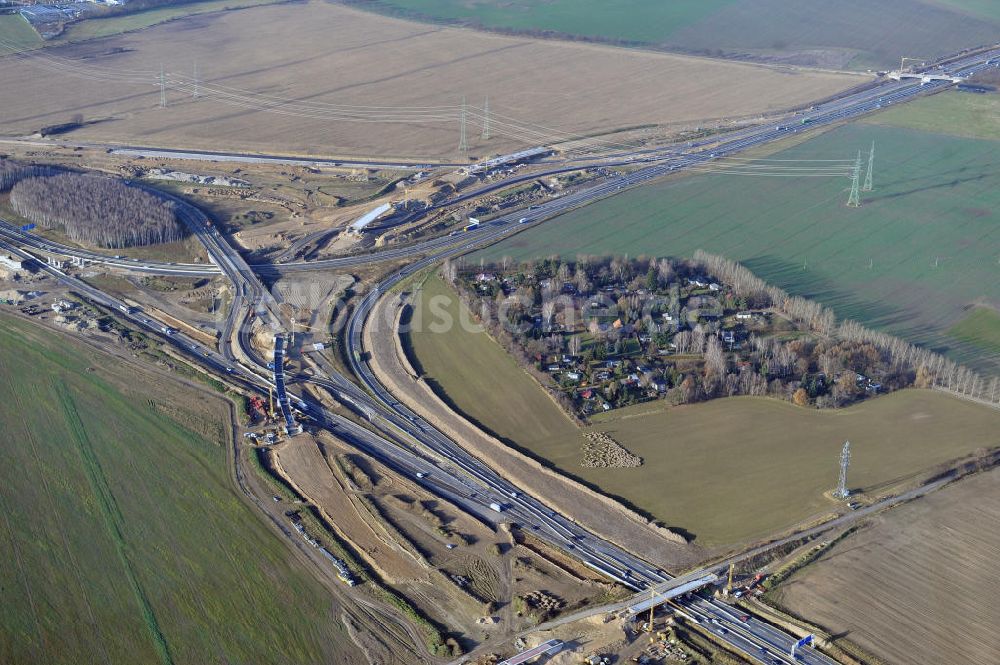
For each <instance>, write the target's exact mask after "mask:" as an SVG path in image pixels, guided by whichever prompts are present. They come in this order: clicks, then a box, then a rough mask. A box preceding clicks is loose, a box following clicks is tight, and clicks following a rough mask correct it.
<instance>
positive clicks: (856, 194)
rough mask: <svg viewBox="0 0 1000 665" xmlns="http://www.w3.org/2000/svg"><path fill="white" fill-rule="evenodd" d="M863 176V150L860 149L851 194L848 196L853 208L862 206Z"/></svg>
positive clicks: (848, 202) (852, 178) (848, 203)
mask: <svg viewBox="0 0 1000 665" xmlns="http://www.w3.org/2000/svg"><path fill="white" fill-rule="evenodd" d="M860 178H861V151H860V150H858V159H857V160H856V161H855V162H854V173H853V174H852V175H851V195H850V196H849V197H848V198H847V205H848V206H850V207H851V208H860V207H861V188H860V186H859V184H860V183H859V179H860Z"/></svg>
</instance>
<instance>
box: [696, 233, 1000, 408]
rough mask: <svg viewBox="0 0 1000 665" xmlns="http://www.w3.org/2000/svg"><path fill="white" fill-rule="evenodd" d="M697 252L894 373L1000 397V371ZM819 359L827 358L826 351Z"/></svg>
mask: <svg viewBox="0 0 1000 665" xmlns="http://www.w3.org/2000/svg"><path fill="white" fill-rule="evenodd" d="M694 258H695V260H696V261H698V262H700V263H701V264H703V265H704V266H705V269H706V270H707V271H709V272H711V273H712V274H714V275H715V276H716V277H718V278H719V279H722V280H724V281H725V282H726V283H727V284H730V285H732V286H733V288H734V289H735V290H736V292H737V293H738V294H739V295H741V296H742V297H745V298H747V299H748V300H750V301H753V302H755V304H756V305H757V306H762V307H766V306H769V305H770V306H773V307H775V308H776V309H778V310H779V311H782V312H784V313H785V314H786V315H788V316H789V317H790V318H792V319H795V320H798V321H800V322H802V323H804V324H806V325H808V326H809V327H810V328H811V329H812V330H814V331H816V332H818V333H821V334H823V335H826V336H829V337H832V338H834V339H836V340H839V341H841V347H843V346H846V345H848V344H850V345H853V347H854V349H852V350H857V349H858V348H861V349H865V350H866V351H867V352H868V354H869V355H870V356H876V357H881V359H883V361H884V362H885V363H886V364H888V365H889V366H890V368H891V371H892V372H893V373H894V374H897V375H900V374H907V373H909V374H910V375H911V376H912V377H913V378H912V385H915V386H917V387H920V388H930V387H938V388H943V389H945V390H949V391H952V392H956V393H959V394H963V395H968V396H970V397H974V398H977V399H981V400H985V401H987V402H991V403H995V402H997V401H998V399H1000V379H998V377H991V378H989V379H987V378H984V377H982V376H980V375H979V374H977V373H976V372H974V371H973V370H971V369H969V368H968V367H964V366H962V365H960V364H958V363H956V362H955V361H953V360H949V359H948V358H945V357H944V356H943V355H941V354H939V353H935V352H934V351H931V350H929V349H925V348H921V347H918V346H915V345H913V344H910V343H909V342H906V341H904V340H902V339H900V338H899V337H895V336H893V335H889V334H887V333H883V332H877V331H875V330H871V329H870V328H867V327H865V326H863V325H861V324H860V323H858V322H857V321H851V320H844V321H841V322H839V323H838V322H837V319H836V317H835V316H834V314H833V311H832V310H830V309H829V308H827V307H823V306H822V305H820V304H819V303H817V302H815V301H812V300H807V299H805V298H801V297H799V296H792V295H789V294H788V293H787V292H785V291H784V290H782V289H780V288H778V287H776V286H773V285H769V284H767V283H766V282H765V281H764V280H762V279H760V278H759V277H757V276H756V275H754V274H753V273H752V272H751V271H750V270H749V269H747V268H746V267H745V266H743V265H742V264H740V263H737V262H736V261H732V260H730V259H727V258H725V257H722V256H716V255H713V254H708V253H707V252H703V251H701V250H698V251H697V252H695V256H694ZM827 357H828V358H829V356H827ZM820 359H821V360H823V358H822V351H821V353H820ZM827 362H829V360H827Z"/></svg>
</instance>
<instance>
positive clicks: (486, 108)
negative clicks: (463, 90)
mask: <svg viewBox="0 0 1000 665" xmlns="http://www.w3.org/2000/svg"><path fill="white" fill-rule="evenodd" d="M489 139H490V96H489V95H486V101H484V102H483V140H484V141H488V140H489Z"/></svg>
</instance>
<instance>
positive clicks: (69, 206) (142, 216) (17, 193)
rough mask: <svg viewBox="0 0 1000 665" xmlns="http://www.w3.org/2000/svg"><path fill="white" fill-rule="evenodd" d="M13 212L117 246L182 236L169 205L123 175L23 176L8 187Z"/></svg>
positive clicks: (90, 240) (103, 244) (82, 238)
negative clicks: (113, 176)
mask: <svg viewBox="0 0 1000 665" xmlns="http://www.w3.org/2000/svg"><path fill="white" fill-rule="evenodd" d="M10 205H11V207H12V208H13V209H14V211H15V212H17V214H19V215H21V216H22V217H24V218H25V219H28V220H31V221H32V222H35V223H37V224H39V225H41V226H43V227H46V228H52V227H63V228H64V229H65V231H66V235H68V236H69V237H70V238H72V239H73V240H75V241H77V242H85V243H89V244H92V245H98V246H100V247H109V248H118V247H134V246H136V245H149V244H153V243H161V242H172V241H175V240H180V239H181V238H183V237H184V230H183V228H182V227H181V225H180V224H179V223H178V222H177V217H176V215H175V213H174V205H173V203H171V202H170V201H167V200H166V199H162V198H160V197H158V196H156V195H154V194H151V193H150V192H147V191H145V190H142V189H139V188H138V187H133V186H131V185H129V184H127V183H125V182H124V181H123V180H119V179H116V178H106V177H101V176H90V175H81V174H77V173H61V174H59V175H52V176H48V177H34V178H27V179H23V180H20V181H18V182H17V184H15V185H14V188H13V189H12V190H11V192H10Z"/></svg>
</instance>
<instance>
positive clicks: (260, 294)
mask: <svg viewBox="0 0 1000 665" xmlns="http://www.w3.org/2000/svg"><path fill="white" fill-rule="evenodd" d="M998 58H1000V48H994V49H991V50H987V51H982V52H979V53H976V54H972V55H966V56H961V57H958V58H954V59H952V60H951V61H949V62H948V68H949V71H950V72H952V73H953V74H955V75H958V76H969V75H972V74H974V73H976V72H978V71H981V70H982V69H985V68H987V67H991V66H994V65H995V63H996V62H997V60H998ZM949 85H952V84H951V83H950V82H947V81H931V82H929V83H925V84H921V83H919V82H915V81H912V80H902V81H894V80H892V81H884V82H882V83H881V84H880V85H877V86H874V87H872V88H869V89H866V90H863V91H860V92H855V93H853V94H849V95H846V96H844V97H842V98H838V99H835V100H832V101H829V102H826V103H824V104H821V105H818V106H815V107H813V108H812V109H810V110H809V111H808V112H805V113H804V114H802V115H800V116H799V122H798V124H787V125H778V126H773V125H769V126H767V127H755V128H751V129H743V130H739V131H737V132H733V133H731V134H728V135H725V136H723V137H717V138H714V139H713V140H712V141H711V143H707V142H706V143H705V145H706V146H709V147H704V146H702V145H687V146H685V147H683V148H682V147H676V146H673V147H667V148H664V149H657V150H652V151H650V150H647V151H644V152H642V153H641V154H640V155H637V156H636V157H635V159H634V160H633V158H630V157H625V158H623V159H619V161H618V162H612V163H619V162H620V163H634V162H635V161H636V160H637V161H638V162H639V163H648V164H649V165H648V166H644V167H642V168H639V169H637V170H634V171H632V172H630V173H628V174H626V175H622V176H617V177H615V178H611V179H608V180H607V181H605V182H602V183H600V184H597V185H594V186H591V187H588V188H585V189H580V190H577V191H574V192H571V193H567V194H565V195H562V196H559V197H556V198H553V199H551V200H549V201H547V202H546V203H544V204H541V205H539V206H533V208H534V209H532V210H529V211H526V212H525V211H522V212H518V213H511V214H507V215H504V216H501V217H499V218H497V219H495V220H492V221H491V222H489V223H488V224H484V225H483V226H481V227H479V228H478V229H476V230H474V231H471V232H469V233H467V234H463V235H461V236H457V237H452V236H445V237H442V238H436V239H432V240H428V241H425V242H422V243H419V244H414V245H411V246H404V247H397V248H392V249H388V250H384V251H380V252H377V253H374V254H362V255H353V256H344V257H338V258H333V259H323V260H316V261H298V262H289V263H282V264H261V265H254V266H251V265H249V264H247V263H246V261H245V260H244V259H243V257H242V256H241V255H240V254H239V253H238V252H237V251H236V249H235V248H233V247H232V246H231V245H230V244H229V243H228V242H227V241H226V239H225V238H224V237H223V236H222V235H221V234H220V233H219V232H218V231H217V230H216V229H215V227H213V226H212V225H211V224H210V223H209V220H208V218H207V217H205V215H204V214H203V213H201V212H200V211H199V210H197V209H196V208H193V207H192V206H190V205H188V204H186V203H185V202H183V201H180V200H179V199H175V200H176V201H177V203H178V209H179V216H180V218H181V219H182V221H183V222H184V223H185V224H186V225H187V226H188V228H189V229H190V231H191V232H192V234H194V235H195V236H196V237H197V238H198V240H199V241H200V242H201V243H202V245H203V246H204V247H205V249H206V251H207V253H208V255H209V257H210V259H211V262H212V265H207V264H205V265H202V264H173V263H163V262H151V261H143V260H134V259H128V258H122V257H108V256H106V255H101V254H98V253H96V252H88V251H85V250H81V249H77V248H70V247H67V246H64V245H59V244H57V243H53V242H51V241H47V240H45V239H43V238H39V237H37V236H34V235H31V234H30V233H27V232H24V231H21V230H19V229H18V228H17V227H14V226H12V225H10V224H7V223H0V247H2V248H3V249H4V250H6V251H8V252H10V253H12V254H15V255H17V256H20V257H21V258H25V259H29V258H37V257H35V256H34V255H32V254H30V253H28V252H27V251H25V249H22V247H23V248H27V249H30V250H34V251H38V252H44V253H46V254H50V255H57V256H64V257H71V258H77V259H83V260H84V261H87V262H93V263H100V264H104V265H108V266H111V267H115V268H120V269H128V270H137V271H142V272H147V273H154V274H163V275H186V276H195V275H219V274H220V273H221V274H222V275H224V276H225V277H226V279H227V280H229V282H230V283H231V284H232V286H233V290H234V299H233V303H232V306H231V309H230V312H229V315H228V317H227V320H226V322H225V326H224V329H223V331H222V335H221V338H220V343H219V350H218V351H215V350H213V349H210V348H208V347H206V346H204V345H202V344H200V343H199V342H197V341H195V340H194V339H192V338H190V337H188V336H186V335H184V334H182V333H180V332H177V331H173V330H172V329H168V328H166V327H165V326H164V325H163V324H162V323H161V322H159V321H156V320H155V319H153V318H152V317H150V316H148V315H146V314H144V313H143V312H141V311H134V310H133V309H132V308H130V307H129V306H128V305H127V304H126V303H124V302H122V301H119V300H118V299H116V298H113V297H111V296H109V295H108V294H106V293H104V292H102V291H100V290H98V289H96V288H94V287H92V286H90V285H88V284H86V283H85V282H83V281H82V280H79V279H77V278H75V277H73V276H71V275H69V274H67V273H66V272H64V271H62V270H60V269H58V268H56V267H54V266H49V265H46V264H44V263H43V264H42V266H41V269H42V270H44V271H45V272H47V273H48V274H50V275H51V276H53V277H54V278H56V279H58V280H60V281H62V282H63V283H65V284H66V285H67V286H68V287H69V288H71V289H72V290H74V291H76V292H77V293H79V294H80V295H81V296H83V297H85V298H87V299H89V300H91V301H93V302H95V303H97V304H99V305H101V306H104V307H107V308H109V309H113V310H116V311H117V312H118V313H119V315H120V316H122V318H125V319H127V320H129V321H131V322H132V323H133V324H134V325H136V326H138V327H140V328H143V329H146V330H149V331H151V332H153V333H155V334H157V335H160V336H162V337H163V339H164V340H165V341H166V342H167V343H169V344H171V345H172V346H174V348H175V349H177V350H178V351H179V352H180V353H182V354H183V355H185V356H187V357H189V358H192V359H193V360H194V361H195V362H197V363H198V364H200V365H202V366H203V367H205V368H206V369H208V370H209V371H211V372H214V373H217V374H219V375H220V376H223V377H224V378H226V380H228V381H230V382H232V383H234V384H236V385H240V386H242V387H243V388H245V389H248V390H256V391H264V392H266V391H267V390H268V389H269V388H273V387H274V375H273V373H272V372H271V371H269V370H268V367H267V361H266V360H265V359H264V358H261V357H259V354H258V353H257V352H256V350H255V349H253V347H252V346H251V344H250V333H249V331H250V325H249V320H250V319H251V318H252V317H253V318H256V319H258V320H259V321H260V322H261V323H262V324H263V325H265V326H267V327H268V328H269V329H270V330H271V331H272V332H273V333H275V335H278V336H280V335H281V334H282V333H283V326H282V324H281V320H282V319H281V316H280V314H279V311H278V304H279V303H278V302H277V301H276V300H275V299H274V297H273V296H272V295H271V293H270V292H269V291H268V290H267V289H266V288H265V287H264V285H263V284H262V283H261V281H260V279H259V276H260V275H275V274H284V273H289V272H299V271H308V270H336V269H346V268H351V267H356V266H359V265H368V264H372V263H375V262H379V261H384V260H401V259H407V258H413V259H416V260H414V261H413V262H412V263H410V264H408V265H407V266H406V267H404V268H402V269H400V270H398V271H397V272H395V273H393V274H391V275H390V276H388V277H387V278H385V279H384V280H383V281H382V282H381V283H380V284H379V285H378V286H377V287H376V288H375V289H373V290H371V291H370V292H368V293H367V294H366V295H364V297H363V298H362V299H361V300H360V301H359V302H358V303H357V305H356V306H355V307H354V309H353V310H352V312H351V313H350V315H349V318H348V322H347V327H346V331H345V346H346V352H347V353H346V355H347V358H348V361H349V364H350V370H351V372H352V373H353V374H354V377H353V380H352V379H351V378H348V377H346V376H344V375H342V374H340V373H339V372H337V371H336V370H335V368H333V367H332V366H331V365H329V364H328V363H322V362H320V363H319V364H318V366H317V367H316V368H315V369H316V372H315V374H314V375H313V376H311V377H309V378H308V379H306V380H308V381H310V382H312V383H313V384H315V385H316V386H318V387H320V388H322V389H323V390H326V391H327V392H329V393H330V394H331V395H332V396H333V397H334V398H335V399H336V400H337V401H338V402H340V403H342V404H344V405H346V406H348V407H349V408H350V409H351V410H352V411H354V412H356V413H357V414H358V415H360V416H361V417H362V418H363V419H364V420H365V421H367V422H368V427H365V426H362V425H360V424H358V422H356V421H355V420H352V419H349V418H345V417H344V416H341V415H339V414H336V413H333V412H332V411H330V410H329V409H327V408H325V407H324V406H323V405H322V404H321V403H319V402H318V401H316V400H314V399H311V398H310V397H309V396H308V395H306V394H305V393H300V394H294V393H292V392H291V391H290V392H289V397H290V400H291V403H292V404H294V405H296V407H297V409H298V410H299V413H300V414H301V415H302V416H305V417H308V418H309V419H311V420H312V421H313V422H314V423H315V425H316V426H317V427H321V428H325V429H328V430H330V431H331V432H333V433H334V434H335V435H336V436H338V437H340V438H341V439H343V440H345V441H346V442H348V443H350V444H351V445H354V446H355V447H357V448H358V449H359V450H360V451H362V452H364V453H366V454H368V455H371V456H372V457H374V458H376V459H378V460H379V461H380V462H382V463H384V464H386V465H387V466H388V467H390V468H392V469H394V470H395V471H397V472H400V473H403V474H406V475H407V476H409V477H412V478H416V479H418V482H420V483H421V484H422V485H423V486H424V487H425V488H426V489H428V490H430V491H431V492H434V493H436V494H438V495H440V496H442V497H443V498H446V499H448V500H449V501H452V502H454V503H455V504H456V505H458V506H459V507H461V508H462V509H464V510H466V511H468V512H469V513H470V514H473V515H475V516H477V517H479V518H481V519H483V520H486V521H488V522H491V523H494V524H496V523H499V522H501V521H505V520H506V521H511V522H516V523H517V524H519V525H521V527H522V528H524V529H528V530H531V531H532V533H533V534H534V535H535V536H536V537H538V538H540V539H542V540H544V541H546V542H548V543H550V544H551V545H553V546H555V547H557V548H559V549H561V550H563V551H564V552H566V553H567V554H568V555H570V556H572V557H574V558H576V559H577V560H579V561H580V562H582V563H583V564H584V565H586V566H588V567H590V568H592V569H594V570H596V571H598V572H600V573H601V574H602V575H605V576H607V577H609V578H611V579H613V580H615V581H617V582H618V583H620V584H622V585H624V586H626V587H629V588H632V589H634V590H635V591H637V592H641V593H640V594H639V595H637V596H636V597H637V598H639V599H643V598H647V599H648V598H649V594H650V592H651V591H652V592H656V593H663V592H665V591H668V590H669V589H670V588H672V587H673V586H677V584H678V582H677V581H676V580H674V579H673V578H672V577H671V576H670V575H668V574H667V573H665V572H664V571H662V570H660V569H658V568H656V567H654V566H652V565H650V564H649V563H647V562H645V561H643V560H641V559H639V558H638V557H636V556H634V555H632V554H630V553H628V552H626V551H624V550H622V549H621V548H619V547H617V546H615V545H614V544H612V543H609V542H606V541H604V540H602V539H601V538H599V537H597V536H595V535H594V534H592V533H590V532H589V531H588V530H587V529H586V528H585V526H583V525H580V524H577V523H576V522H574V521H572V520H571V519H569V518H568V517H566V516H564V515H560V514H559V513H557V512H555V511H553V510H552V509H550V508H548V507H547V506H546V505H545V504H544V503H543V502H542V501H540V500H539V499H537V498H535V497H534V496H532V495H531V494H530V492H526V491H525V490H524V488H518V487H515V486H514V485H513V484H511V483H510V482H508V481H507V480H505V479H504V478H503V477H502V476H501V475H500V474H499V473H497V472H496V471H494V470H493V469H492V468H490V467H488V466H487V465H486V464H484V463H483V462H482V461H480V460H479V459H477V458H476V457H475V456H473V455H472V454H470V453H469V452H467V451H466V450H465V449H464V448H463V447H462V446H461V445H459V444H458V443H456V442H455V441H453V440H451V439H450V438H448V437H447V436H445V435H444V434H443V433H441V432H440V431H438V430H437V429H435V428H434V427H433V426H432V425H431V424H430V423H428V422H427V421H425V420H424V419H422V418H421V417H420V416H418V415H417V414H415V413H414V412H412V411H411V410H410V409H408V408H407V407H406V406H405V405H403V404H401V403H400V402H399V401H398V400H397V399H396V398H395V397H394V396H393V395H392V394H391V393H390V392H389V391H388V390H386V389H385V387H384V386H382V384H381V383H380V382H379V381H378V379H377V377H376V376H375V374H374V372H373V371H372V369H371V367H370V366H369V364H368V363H367V362H366V361H365V360H364V358H365V352H364V348H363V337H362V332H363V329H364V325H365V322H366V320H367V319H368V317H369V315H370V314H371V312H372V310H373V308H374V307H375V304H376V303H377V302H378V300H379V298H380V296H381V295H382V294H384V293H386V292H387V291H388V290H389V289H391V288H393V287H394V286H397V285H399V284H400V283H402V282H404V281H405V280H407V279H408V278H410V277H411V276H413V275H414V274H416V273H417V272H418V271H420V270H423V269H425V268H428V267H430V266H433V265H434V264H436V263H438V262H440V261H442V260H444V259H446V258H448V257H451V256H456V255H459V254H463V253H465V252H468V251H469V250H471V249H473V248H477V247H481V246H484V245H487V244H490V243H493V242H495V241H497V240H499V239H501V238H503V237H506V236H507V235H509V234H511V233H513V232H516V231H518V230H520V229H523V228H525V227H527V226H530V225H533V224H536V223H539V222H542V221H544V220H546V219H550V218H552V217H554V216H557V215H559V214H561V213H563V212H566V211H567V210H570V209H572V208H576V207H579V206H582V205H586V204H587V203H590V202H593V201H595V200H598V199H600V198H604V197H607V196H611V195H614V194H616V193H618V192H620V191H622V190H624V189H626V188H630V187H633V186H636V185H639V184H642V183H645V182H648V181H650V180H653V179H655V178H658V177H661V176H664V175H667V174H670V173H672V172H674V171H679V170H684V169H694V170H697V169H699V168H701V167H704V166H705V165H707V164H709V163H711V162H712V161H713V160H719V159H722V158H725V157H728V156H730V155H733V154H735V153H738V152H741V151H743V150H746V149H747V148H750V147H754V146H758V145H762V144H764V143H769V142H772V141H775V140H779V139H782V138H785V137H787V136H789V135H791V134H793V133H795V132H798V131H800V130H802V129H803V128H804V126H808V127H813V126H821V125H828V124H831V123H836V122H840V121H843V120H847V119H851V118H854V117H857V116H860V115H863V114H866V113H870V112H873V111H875V110H877V109H879V108H882V107H883V106H885V105H888V104H893V103H900V102H904V101H907V100H910V99H913V98H915V97H917V96H920V95H922V94H926V93H928V92H932V91H936V90H941V89H944V88H945V87H947V86H949ZM806 119H807V120H806ZM699 148H704V149H702V150H698V149H699ZM605 165H607V162H606V163H605ZM412 166H417V165H412ZM420 166H421V167H425V166H427V165H420ZM393 168H398V165H396V166H394V167H393ZM573 168H582V167H580V166H574V167H573ZM542 175H544V174H542ZM538 176H539V174H537V173H536V174H534V176H533V177H538ZM452 203H453V202H452ZM418 474H419V475H418ZM490 504H499V505H501V506H503V507H504V509H503V512H502V513H498V512H497V511H496V510H495V509H491V508H490ZM676 602H678V603H679V604H680V606H681V607H682V608H683V611H684V612H685V613H687V614H689V615H690V616H691V617H694V618H695V619H697V620H698V621H699V622H700V623H704V624H705V627H707V628H708V629H709V630H710V631H711V632H712V633H713V634H714V635H715V637H716V638H717V639H718V640H720V641H722V642H724V643H725V644H726V645H727V646H728V647H729V648H731V649H734V650H736V651H739V652H741V653H743V654H745V655H746V656H747V657H748V658H750V659H752V660H754V661H756V662H762V663H779V664H781V663H793V662H802V663H808V664H810V665H814V664H815V665H819V664H828V663H833V662H834V661H832V660H831V659H829V658H827V657H826V656H824V655H823V654H821V653H819V652H817V651H814V650H812V649H804V650H799V651H798V653H797V655H796V657H794V658H793V657H792V656H791V655H790V652H791V650H792V646H793V645H794V644H795V642H796V638H795V637H793V636H791V635H789V634H788V633H785V632H784V631H781V630H778V629H776V628H774V627H772V626H770V625H769V624H766V623H764V622H762V621H758V620H756V619H750V620H749V621H746V622H744V621H741V620H740V614H742V613H737V612H734V610H733V609H732V608H730V607H729V606H728V605H726V604H725V603H722V602H720V601H717V600H710V599H702V598H698V597H691V598H683V599H677V601H676ZM609 609H611V608H609Z"/></svg>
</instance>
